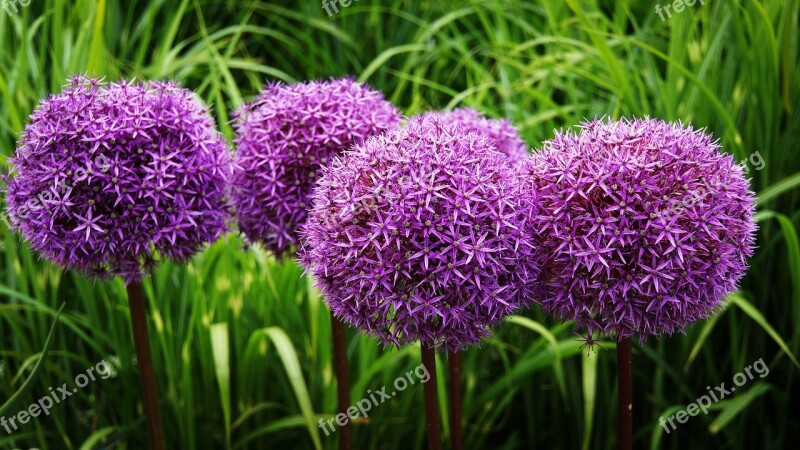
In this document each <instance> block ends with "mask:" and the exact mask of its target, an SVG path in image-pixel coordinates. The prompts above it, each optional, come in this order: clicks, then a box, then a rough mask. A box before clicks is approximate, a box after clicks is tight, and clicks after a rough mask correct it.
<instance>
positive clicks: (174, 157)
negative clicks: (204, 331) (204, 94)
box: [7, 77, 755, 350]
mask: <svg viewBox="0 0 800 450" xmlns="http://www.w3.org/2000/svg"><path fill="white" fill-rule="evenodd" d="M399 122H400V114H399V113H398V111H397V110H396V109H395V108H394V107H393V106H392V105H391V104H390V103H389V102H387V101H386V100H385V99H384V97H383V96H382V95H381V94H380V93H379V92H377V91H375V90H373V89H371V88H369V87H368V86H366V85H364V84H361V83H356V82H354V81H352V80H349V79H343V80H331V81H327V82H306V83H298V84H292V85H285V84H281V83H275V84H269V85H268V86H266V88H265V89H264V90H263V91H262V92H261V94H260V95H259V96H258V98H257V99H256V100H255V101H254V102H253V103H251V104H248V105H245V106H244V107H243V108H242V109H241V110H240V111H238V114H237V118H236V121H235V126H236V132H237V137H236V140H235V143H236V145H237V150H236V154H235V157H234V161H233V163H231V161H230V157H229V151H228V147H227V145H226V143H225V141H224V139H223V138H222V137H221V135H220V133H219V132H217V131H216V129H215V127H214V121H213V119H212V118H211V117H210V116H209V114H208V111H207V109H206V108H205V107H204V106H202V104H201V103H200V102H199V101H198V100H197V99H196V98H195V96H194V95H193V94H191V93H189V92H188V91H186V90H184V89H181V88H179V87H177V86H176V85H174V84H173V83H169V82H155V83H153V82H145V83H129V82H120V83H112V84H109V85H106V84H104V83H101V82H99V81H98V80H94V79H89V78H83V77H76V78H75V79H73V80H72V82H71V84H69V85H68V86H67V87H66V88H65V90H64V91H63V92H62V93H61V94H58V95H53V96H51V97H50V98H48V99H47V100H45V101H43V102H42V104H41V105H40V106H39V108H38V109H37V110H36V111H35V112H34V113H33V115H32V116H31V121H30V123H29V125H28V126H27V127H26V129H25V132H24V133H23V136H22V139H21V141H20V144H19V148H18V150H17V155H16V157H15V158H13V159H12V160H11V162H12V164H13V166H14V170H15V171H16V176H14V177H13V178H12V179H11V181H10V183H9V186H8V196H7V200H8V205H9V212H10V215H11V217H12V218H13V219H14V221H15V224H16V226H17V227H18V228H19V230H20V231H21V232H22V234H23V236H24V237H25V238H26V239H27V240H28V241H29V242H30V243H31V246H32V247H33V248H34V250H36V251H37V252H38V253H40V254H42V255H44V256H46V257H47V258H48V259H50V260H52V261H54V262H56V263H57V264H59V265H61V266H63V267H65V268H68V269H72V268H74V269H78V270H80V271H82V272H85V273H89V274H92V275H103V274H114V275H122V276H123V277H124V278H125V279H126V280H127V281H135V280H137V279H138V278H139V277H140V276H141V274H142V272H143V270H144V269H145V268H146V267H147V266H148V265H149V264H151V263H152V262H153V258H154V255H156V254H163V255H165V256H167V257H169V258H172V259H175V260H178V261H181V260H185V259H186V258H188V257H190V256H191V255H192V254H194V253H195V252H196V251H198V250H199V249H200V248H201V247H202V246H203V245H205V244H206V243H208V242H212V241H214V240H216V239H217V238H218V237H219V236H220V235H221V234H222V233H223V232H224V231H225V230H226V229H227V221H228V218H229V216H230V215H231V214H232V207H231V206H230V205H229V202H228V200H227V197H228V196H230V197H232V204H233V206H235V213H236V217H237V219H238V224H239V228H240V230H241V232H242V233H243V234H244V235H245V236H246V237H247V239H248V240H249V241H250V242H260V243H262V244H264V245H265V246H266V248H268V249H269V250H271V251H272V252H273V253H274V254H276V255H278V256H281V255H285V254H287V253H288V252H289V251H290V250H291V249H293V248H296V247H300V251H299V257H300V261H301V263H302V264H303V265H304V266H305V267H306V268H307V269H308V270H309V271H310V272H311V273H313V275H314V276H315V277H316V278H317V280H318V285H319V287H320V288H321V289H322V292H323V293H324V294H325V296H326V301H327V303H328V304H329V305H330V307H331V309H332V310H333V313H334V314H336V315H337V316H340V317H342V318H343V319H344V320H345V321H346V322H348V323H350V324H351V325H355V326H357V327H359V328H362V329H363V330H365V331H367V332H368V333H371V334H374V335H377V336H379V337H380V338H381V339H382V341H383V342H384V343H385V344H389V343H394V344H398V345H399V344H402V343H406V342H410V341H415V340H419V341H421V342H422V343H423V344H425V345H432V346H437V347H439V348H444V347H447V348H450V349H454V350H455V349H459V348H461V347H464V346H467V345H470V344H474V343H477V342H479V341H480V340H481V338H482V337H484V336H486V335H487V334H488V331H487V330H488V328H489V327H491V326H492V325H495V324H497V323H498V322H499V321H500V320H501V319H502V318H503V317H504V316H505V315H507V314H509V313H511V312H513V311H516V310H518V309H520V308H522V307H524V306H526V305H527V304H529V303H539V304H541V305H542V307H543V308H544V310H545V311H546V312H548V313H552V314H554V315H556V316H558V317H561V318H563V319H566V320H575V321H577V323H578V325H579V326H580V327H582V328H584V329H586V330H587V332H588V334H589V337H588V339H593V336H594V333H595V332H599V333H601V334H607V335H610V336H613V337H615V338H616V339H622V338H626V337H629V336H631V335H634V334H637V335H639V336H641V337H646V336H651V335H659V334H662V333H673V332H675V331H680V330H682V329H683V328H684V327H685V326H686V325H688V324H690V323H693V322H695V321H696V320H698V319H701V318H704V317H707V316H708V314H710V313H711V312H713V311H714V309H716V308H717V307H719V306H720V304H721V302H722V299H723V298H724V296H725V295H727V294H728V293H730V292H731V291H732V290H734V289H735V288H736V285H737V283H738V282H739V280H740V279H741V277H742V276H743V274H744V272H745V270H746V258H747V257H748V256H750V255H751V254H752V251H753V245H754V233H755V225H754V223H753V212H754V208H755V206H754V205H755V202H754V195H753V193H752V192H751V191H750V190H749V185H748V181H747V179H746V178H745V176H744V173H743V170H742V167H741V166H739V165H737V164H735V162H734V161H733V159H732V157H730V156H727V155H725V154H723V153H721V152H720V151H719V146H718V145H717V143H716V142H715V141H713V140H712V137H711V136H709V135H708V134H706V133H704V132H702V131H698V130H693V129H692V128H690V127H684V126H683V125H681V124H668V123H665V122H663V121H659V120H651V119H645V120H623V121H610V120H609V121H602V120H595V121H592V122H588V123H584V124H583V125H582V128H581V129H580V131H578V132H566V133H558V134H557V135H556V136H555V138H554V139H553V140H552V141H549V142H547V143H546V144H545V148H544V150H543V151H542V152H540V153H538V154H534V155H529V154H528V153H527V150H526V146H525V144H524V142H523V140H522V139H521V138H520V137H519V134H518V133H517V132H516V130H515V129H514V128H513V127H512V126H511V125H510V124H509V123H508V122H506V121H504V120H494V119H487V118H485V117H484V116H483V115H481V114H480V113H478V112H477V111H475V110H471V109H460V110H456V111H453V112H438V113H426V114H424V115H422V116H418V117H412V118H410V119H408V120H407V121H406V123H404V124H402V125H399ZM509 162H511V163H509Z"/></svg>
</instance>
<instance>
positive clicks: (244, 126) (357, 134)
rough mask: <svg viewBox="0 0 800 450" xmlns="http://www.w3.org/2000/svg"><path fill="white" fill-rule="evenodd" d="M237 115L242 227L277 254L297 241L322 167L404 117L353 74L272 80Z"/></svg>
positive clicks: (238, 198) (237, 189) (236, 191)
mask: <svg viewBox="0 0 800 450" xmlns="http://www.w3.org/2000/svg"><path fill="white" fill-rule="evenodd" d="M236 116H237V118H236V139H235V143H236V156H235V157H234V162H235V164H234V166H235V171H234V176H233V186H234V188H233V189H234V191H233V200H234V204H235V207H236V216H237V219H238V223H239V228H240V230H241V231H242V232H243V233H244V235H245V237H246V238H247V239H248V240H249V241H250V242H261V243H262V244H263V245H264V246H265V247H266V248H267V249H268V250H270V251H272V252H273V253H275V254H276V255H277V256H279V257H280V256H283V255H285V254H287V253H290V252H291V250H292V248H293V247H295V246H296V244H297V234H298V231H299V229H300V227H301V226H302V225H303V224H304V223H305V220H306V215H307V213H306V209H307V208H308V196H309V194H310V192H311V189H312V187H313V186H314V182H315V181H316V177H317V176H318V174H319V170H320V168H321V167H322V166H324V165H325V164H327V163H328V161H329V160H330V158H331V157H333V156H334V155H337V154H339V153H341V152H342V151H344V150H345V149H347V148H349V147H350V146H352V145H353V144H357V143H359V142H361V141H363V140H364V139H365V138H367V137H369V136H372V135H376V134H380V133H382V132H383V131H385V130H388V129H390V128H393V127H395V126H396V125H397V123H398V122H399V120H400V114H399V112H398V111H397V109H395V108H394V106H392V105H391V103H389V102H388V101H386V100H385V99H384V97H383V95H382V94H381V93H380V92H378V91H375V90H373V89H371V88H370V87H369V86H367V85H365V84H363V83H357V82H355V81H353V80H351V79H338V80H337V79H334V80H330V81H324V82H318V81H310V82H305V83H297V84H291V85H286V84H283V83H272V84H269V85H267V86H266V87H265V89H264V90H263V91H262V92H261V93H260V94H259V96H258V98H257V99H256V100H255V101H254V102H253V103H251V104H247V105H245V106H244V107H243V108H242V109H241V110H240V111H238V112H237V114H236Z"/></svg>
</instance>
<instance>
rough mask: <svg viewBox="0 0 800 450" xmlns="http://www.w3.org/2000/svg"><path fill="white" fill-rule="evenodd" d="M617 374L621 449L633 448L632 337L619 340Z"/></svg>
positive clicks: (629, 449)
mask: <svg viewBox="0 0 800 450" xmlns="http://www.w3.org/2000/svg"><path fill="white" fill-rule="evenodd" d="M617 375H618V377H619V378H618V382H619V405H618V406H619V417H618V423H617V426H618V432H617V435H618V444H619V445H618V446H617V448H618V449H619V450H631V448H632V445H633V388H632V383H631V338H629V337H628V338H625V339H623V340H621V341H619V342H617Z"/></svg>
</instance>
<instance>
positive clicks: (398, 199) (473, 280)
mask: <svg viewBox="0 0 800 450" xmlns="http://www.w3.org/2000/svg"><path fill="white" fill-rule="evenodd" d="M522 176H523V173H522V172H521V171H519V170H516V169H513V168H511V167H510V165H509V164H508V161H507V159H506V157H505V155H503V154H502V153H500V152H497V151H496V150H495V149H494V146H493V145H492V144H490V143H489V141H488V140H486V138H485V137H484V136H482V135H479V134H477V133H464V132H463V131H462V130H461V129H459V128H457V127H453V126H452V125H448V124H447V123H445V122H442V121H441V120H440V119H437V118H436V117H435V116H433V115H426V116H423V117H416V118H411V119H410V120H409V122H408V123H407V124H406V125H405V126H403V127H401V128H397V129H394V130H392V131H389V132H387V133H385V134H383V135H381V136H378V137H374V138H371V139H368V140H367V141H366V142H364V143H363V144H361V145H358V146H356V147H354V149H353V150H352V151H349V152H345V154H344V155H343V156H341V157H338V158H334V159H333V161H332V163H331V164H330V166H329V167H327V168H326V169H324V171H323V174H322V176H321V178H320V180H319V182H318V186H317V188H316V190H315V191H314V194H313V195H312V197H311V201H312V207H311V209H310V212H309V218H308V223H307V226H306V228H305V230H304V246H303V248H302V249H301V252H300V256H301V258H300V260H301V263H302V264H303V265H304V266H305V267H306V268H307V269H309V270H310V272H311V273H312V274H313V275H314V276H315V277H316V279H317V281H318V286H319V287H320V289H321V291H322V293H323V294H324V295H325V296H326V297H327V298H326V301H327V303H328V305H329V306H330V307H331V309H332V311H333V313H334V314H335V315H336V316H338V317H342V318H343V319H344V321H346V322H347V323H349V324H351V325H353V326H355V327H358V328H360V329H362V330H364V331H366V332H367V333H369V334H372V335H376V336H378V337H380V338H381V339H382V341H383V342H384V344H389V343H394V344H396V345H400V344H402V343H408V342H412V341H415V340H419V341H421V343H422V344H423V345H426V346H436V347H437V348H439V349H441V348H443V347H445V346H446V347H448V348H450V349H453V350H456V349H460V348H462V347H465V346H468V345H470V344H473V343H477V342H480V340H481V337H483V336H486V335H488V330H487V329H488V327H491V326H493V325H496V324H497V323H498V322H499V321H500V320H501V319H502V318H503V316H505V315H506V314H509V313H511V312H512V311H514V310H516V309H517V308H519V307H520V306H522V305H523V304H524V303H525V302H526V299H527V298H529V297H530V292H529V291H528V289H529V288H528V286H530V285H531V280H532V279H535V277H536V276H537V275H538V273H537V272H536V269H537V265H536V264H535V263H534V258H533V248H532V238H533V236H532V235H533V233H532V232H529V231H527V230H529V228H530V227H529V226H528V221H529V220H530V218H531V216H532V215H533V213H532V212H531V211H530V210H529V209H527V208H528V205H530V204H533V203H534V202H533V198H532V197H533V193H532V191H530V190H528V189H525V186H524V185H523V183H522V180H523V178H522Z"/></svg>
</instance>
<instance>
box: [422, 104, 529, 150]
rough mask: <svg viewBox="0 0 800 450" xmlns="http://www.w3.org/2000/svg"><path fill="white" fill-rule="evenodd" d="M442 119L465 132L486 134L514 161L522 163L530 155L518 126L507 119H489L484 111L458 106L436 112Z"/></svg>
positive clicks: (490, 140)
mask: <svg viewBox="0 0 800 450" xmlns="http://www.w3.org/2000/svg"><path fill="white" fill-rule="evenodd" d="M428 114H436V115H438V116H439V117H441V120H442V121H444V122H446V123H450V124H453V125H455V126H457V127H463V129H464V131H465V132H475V133H480V134H483V135H485V136H486V138H487V139H488V140H489V142H490V143H492V144H494V145H495V146H496V147H497V150H498V151H500V152H501V153H504V154H505V155H506V156H508V158H509V159H510V160H511V162H512V163H520V162H522V161H523V160H525V159H526V158H527V157H528V146H527V145H526V144H525V141H523V140H522V138H521V137H520V135H519V133H518V132H517V130H516V128H514V126H513V125H511V123H509V122H508V121H507V120H505V119H487V118H486V117H485V116H484V115H483V114H482V113H480V112H478V111H476V110H474V109H472V108H458V109H454V110H452V111H440V112H435V113H428Z"/></svg>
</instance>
